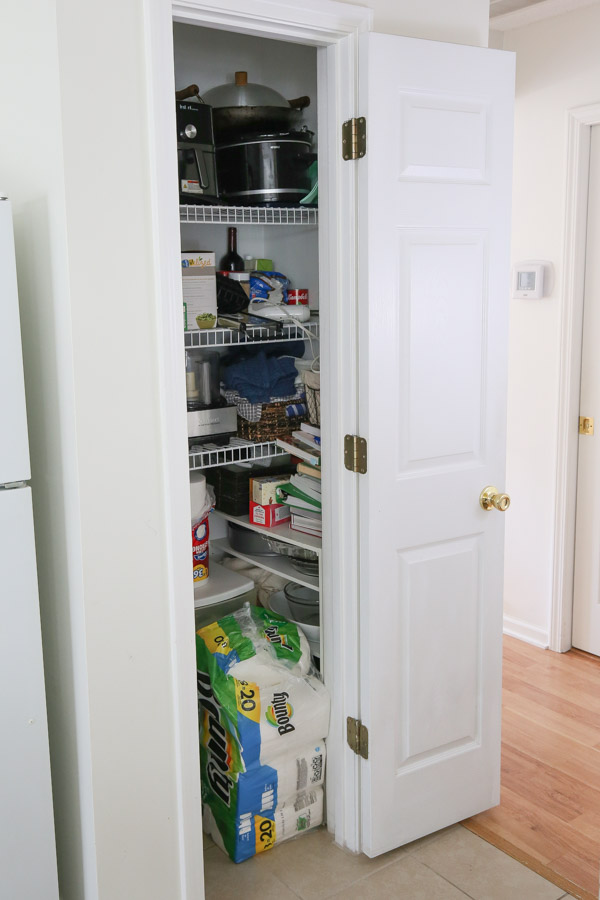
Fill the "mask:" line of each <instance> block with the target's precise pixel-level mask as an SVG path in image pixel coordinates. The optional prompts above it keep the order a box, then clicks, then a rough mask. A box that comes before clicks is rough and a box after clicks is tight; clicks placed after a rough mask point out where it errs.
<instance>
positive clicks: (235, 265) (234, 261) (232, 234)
mask: <svg viewBox="0 0 600 900" xmlns="http://www.w3.org/2000/svg"><path fill="white" fill-rule="evenodd" d="M227 246H228V248H229V249H228V251H227V253H226V254H225V256H223V257H221V261H220V263H219V269H220V270H221V271H222V272H243V271H244V260H243V259H242V257H241V256H240V254H239V253H238V252H237V228H228V229H227Z"/></svg>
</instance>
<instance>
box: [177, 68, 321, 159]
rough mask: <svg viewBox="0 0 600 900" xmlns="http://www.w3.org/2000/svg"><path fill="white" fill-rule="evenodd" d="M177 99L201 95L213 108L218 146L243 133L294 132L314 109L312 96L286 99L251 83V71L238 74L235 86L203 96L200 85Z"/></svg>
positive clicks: (189, 89) (181, 93)
mask: <svg viewBox="0 0 600 900" xmlns="http://www.w3.org/2000/svg"><path fill="white" fill-rule="evenodd" d="M175 96H176V97H177V99H178V100H185V99H187V98H189V97H194V96H198V97H199V99H200V101H201V102H202V103H207V104H208V105H209V106H211V107H212V110H213V127H214V131H215V139H216V141H217V143H223V142H224V141H226V140H230V139H235V138H238V137H239V136H240V135H242V134H245V135H248V134H256V133H257V132H262V133H264V134H267V133H271V134H272V133H274V132H281V131H294V130H295V129H296V128H297V127H298V126H299V125H300V122H301V119H302V110H303V109H306V107H307V106H310V97H297V98H296V99H295V100H286V99H285V97H283V96H282V95H281V94H279V93H278V92H277V91H275V90H273V88H269V87H266V86H265V85H263V84H254V83H252V82H249V81H248V73H247V72H236V73H235V83H234V84H222V85H219V87H215V88H211V89H210V90H208V91H205V93H204V94H203V95H202V97H200V94H199V88H198V85H196V84H191V85H190V86H189V87H187V88H184V89H183V90H182V91H177V93H176V95H175Z"/></svg>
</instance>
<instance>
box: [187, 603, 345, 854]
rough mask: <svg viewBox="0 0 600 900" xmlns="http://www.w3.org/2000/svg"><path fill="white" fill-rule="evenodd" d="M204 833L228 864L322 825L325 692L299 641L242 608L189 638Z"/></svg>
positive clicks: (262, 614)
mask: <svg viewBox="0 0 600 900" xmlns="http://www.w3.org/2000/svg"><path fill="white" fill-rule="evenodd" d="M196 656H197V668H198V705H199V724H200V765H201V779H202V800H203V804H204V822H205V827H207V828H208V830H209V831H210V833H211V835H212V837H213V839H214V840H215V841H216V843H217V844H219V845H220V846H221V848H222V849H223V850H225V852H226V853H228V854H229V856H230V857H231V859H233V860H234V862H242V861H243V860H245V859H248V858H249V857H251V856H254V855H255V853H260V852H262V851H264V850H268V849H270V848H271V847H272V846H273V845H274V844H275V843H276V842H280V841H282V840H285V839H286V838H289V837H293V836H294V835H296V834H298V833H300V832H302V831H306V830H308V829H309V828H313V827H315V826H316V825H320V824H321V822H322V820H323V781H324V777H325V738H326V736H327V732H328V728H329V708H330V704H329V695H328V693H327V690H326V689H325V687H324V685H323V684H322V682H321V681H320V680H319V678H318V677H317V676H316V674H315V672H314V669H313V668H312V664H311V659H310V649H309V646H308V642H307V641H306V638H305V637H304V635H303V634H302V632H301V631H300V630H299V629H298V627H297V626H296V625H295V624H294V623H292V622H288V621H287V620H286V619H283V618H282V617H280V616H277V615H275V614H273V613H270V612H268V611H267V610H264V609H262V608H260V607H253V606H250V605H249V604H247V605H245V607H244V608H243V609H241V610H239V611H238V612H235V613H233V614H232V615H229V616H225V617H224V618H222V619H220V620H219V621H218V622H214V623H212V624H211V625H208V626H206V627H204V628H201V629H200V630H199V631H198V632H197V634H196Z"/></svg>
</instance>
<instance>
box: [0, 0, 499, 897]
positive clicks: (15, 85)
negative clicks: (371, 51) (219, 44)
mask: <svg viewBox="0 0 600 900" xmlns="http://www.w3.org/2000/svg"><path fill="white" fill-rule="evenodd" d="M165 2H166V0H165ZM372 5H373V8H374V9H375V23H374V25H375V28H376V29H379V30H381V31H388V32H394V31H396V32H398V33H403V34H408V35H413V36H422V37H427V38H434V39H447V40H450V41H462V42H464V43H474V44H484V43H485V40H486V33H487V2H486V0H460V2H458V0H457V2H456V3H453V4H448V3H446V2H445V0H428V2H424V0H419V2H417V0H403V2H401V3H399V2H396V0H386V2H383V0H373V4H372ZM0 33H1V34H2V39H3V41H2V43H3V50H2V54H0V121H1V122H2V133H3V139H2V142H0V184H1V186H2V189H3V190H6V192H7V193H8V194H9V195H10V196H11V198H12V200H13V202H14V208H15V213H16V241H17V255H18V268H19V281H20V291H21V300H22V306H23V310H22V311H23V333H24V344H25V358H26V367H27V373H26V380H27V390H28V410H29V429H30V438H31V450H32V468H33V490H34V506H35V516H36V530H37V535H38V568H39V581H40V591H41V606H42V619H43V635H44V652H45V668H46V683H47V689H48V705H49V727H50V737H51V755H52V768H53V786H54V794H55V818H56V830H57V842H58V852H59V874H60V879H61V896H62V900H83V898H84V897H85V900H95V898H100V900H125V898H127V900H131V898H134V897H139V896H142V895H143V896H144V898H145V900H164V898H167V897H169V898H173V900H175V898H176V897H179V896H180V895H181V891H180V886H179V853H180V843H179V835H178V834H177V814H176V812H177V811H176V808H175V807H176V797H177V789H176V781H177V762H176V749H177V748H176V747H175V746H174V730H173V728H172V724H173V719H174V715H175V713H174V702H175V701H174V697H173V692H172V683H171V676H172V660H171V651H172V635H171V630H170V629H171V626H170V622H169V615H168V603H167V601H166V580H167V579H166V572H167V565H168V560H167V550H166V543H167V542H166V531H167V523H166V521H165V515H164V510H163V505H162V497H163V478H164V470H163V460H162V455H161V441H160V437H161V436H160V425H159V421H160V410H159V399H158V398H159V390H158V385H157V377H158V376H157V364H156V360H157V340H156V334H155V328H156V322H155V317H154V311H153V304H154V290H155V285H154V281H153V273H152V261H153V247H152V240H151V234H150V209H149V204H148V200H147V197H148V181H149V165H150V163H149V156H148V147H147V122H146V116H145V108H144V104H145V99H146V71H145V68H144V66H145V61H144V37H145V21H144V2H143V0H130V2H128V3H122V2H119V0H104V2H103V3H100V4H98V3H92V2H91V0H23V2H21V3H17V4H15V3H12V4H9V3H5V4H2V6H1V9H0ZM32 123H35V125H36V126H37V127H38V129H39V130H38V132H36V131H35V129H34V128H33V127H32ZM182 390H183V387H182ZM182 461H183V457H182ZM187 600H188V598H187V597H186V598H183V601H182V602H187ZM192 619H193V617H192V611H191V609H190V625H191V622H192ZM192 639H193V635H192V632H191V629H190V640H192ZM192 715H194V713H192ZM187 787H189V786H187V785H186V786H184V789H185V788H187Z"/></svg>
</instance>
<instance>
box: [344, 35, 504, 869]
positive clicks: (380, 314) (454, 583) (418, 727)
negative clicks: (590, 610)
mask: <svg viewBox="0 0 600 900" xmlns="http://www.w3.org/2000/svg"><path fill="white" fill-rule="evenodd" d="M359 66H360V96H361V100H360V112H361V115H363V114H364V115H366V118H367V154H366V157H365V158H364V159H363V160H361V161H360V162H359V163H358V167H359V175H358V178H359V198H360V200H359V202H360V205H361V210H360V223H361V224H360V228H361V233H360V235H359V241H360V256H359V259H360V263H359V266H360V273H361V274H360V281H361V291H360V293H359V297H360V296H362V297H363V298H364V304H362V305H361V307H360V311H359V316H360V349H359V356H360V359H359V368H360V385H361V387H360V411H359V416H360V434H361V435H362V436H364V437H366V438H367V439H368V472H367V474H366V475H364V476H358V477H359V478H360V518H361V524H360V529H361V575H360V585H361V586H360V625H361V636H360V648H361V649H360V676H361V719H362V721H363V723H364V724H365V725H366V726H367V727H368V730H369V758H368V760H365V761H363V762H362V773H361V795H362V796H361V803H362V846H363V850H364V851H365V852H366V853H367V854H369V855H371V856H375V855H377V854H379V853H382V852H384V851H386V850H389V849H391V848H392V847H396V846H399V845H400V844H404V843H406V842H408V841H411V840H413V839H415V838H418V837H420V836H421V835H424V834H428V833H430V832H432V831H435V830H437V829H439V828H442V827H443V826H446V825H449V824H450V823H452V822H456V821H458V820H460V819H462V818H465V817H467V816H469V815H472V814H474V813H477V812H479V811H481V810H483V809H485V808H488V807H490V806H493V805H494V804H496V803H498V801H499V781H500V708H501V660H502V655H501V651H502V646H501V639H502V572H503V532H504V521H503V519H504V514H503V513H501V512H498V511H496V510H492V511H491V512H486V511H484V510H483V509H482V508H481V507H480V505H479V494H480V492H481V490H482V488H484V487H485V486H486V485H496V486H497V487H498V488H499V489H500V491H503V490H504V487H505V486H504V461H505V394H506V391H505V382H506V365H507V325H508V297H509V277H508V268H509V265H508V264H509V218H510V194H511V153H512V116H513V95H514V58H513V55H512V54H509V53H503V52H499V51H491V50H483V49H479V48H473V47H464V46H459V45H452V44H442V43H433V42H429V41H422V40H414V39H410V38H400V37H396V36H392V35H380V34H368V35H365V36H364V38H363V39H362V45H361V48H360V57H359ZM367 298H368V302H367ZM508 514H509V515H510V512H509V513H508Z"/></svg>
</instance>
